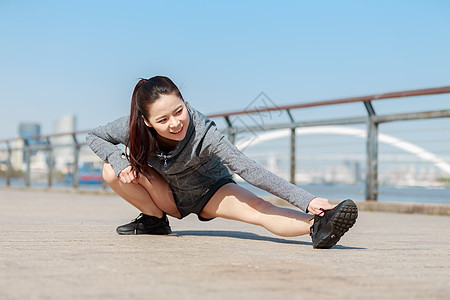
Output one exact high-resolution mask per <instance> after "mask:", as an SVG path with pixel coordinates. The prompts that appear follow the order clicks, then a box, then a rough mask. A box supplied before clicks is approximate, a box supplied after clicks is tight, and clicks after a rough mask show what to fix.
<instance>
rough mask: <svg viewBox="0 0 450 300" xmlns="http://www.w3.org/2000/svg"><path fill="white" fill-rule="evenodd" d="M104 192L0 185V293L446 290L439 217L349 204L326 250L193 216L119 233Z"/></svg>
mask: <svg viewBox="0 0 450 300" xmlns="http://www.w3.org/2000/svg"><path fill="white" fill-rule="evenodd" d="M137 214H138V213H137V211H136V210H135V209H134V208H133V207H131V206H130V205H128V204H127V203H125V202H124V201H123V200H121V199H120V198H119V197H117V196H115V195H109V194H108V195H106V194H92V193H75V192H74V193H68V192H55V191H52V192H45V191H39V190H18V189H7V188H0V232H1V234H0V253H1V255H0V299H21V300H22V299H259V300H261V299H313V298H314V299H399V298H403V299H412V298H418V299H448V295H450V285H449V283H450V217H449V216H430V215H417V214H414V215H412V214H395V213H387V212H366V211H363V212H360V217H359V218H358V221H357V223H356V225H355V226H354V228H352V229H351V230H350V231H349V232H348V233H347V234H346V235H345V236H344V237H343V238H342V239H341V241H340V243H339V244H338V245H337V246H335V247H334V248H332V249H330V250H315V249H313V248H312V246H311V241H310V238H309V236H302V237H296V238H283V237H278V236H275V235H273V234H271V233H269V232H267V231H266V230H265V229H263V228H259V227H256V226H252V225H248V224H245V223H239V222H235V221H228V220H222V219H216V220H213V221H211V222H207V223H203V222H200V221H198V220H197V219H196V217H195V216H189V217H187V218H186V219H183V220H176V219H173V218H171V219H170V222H171V226H172V229H173V231H174V234H173V235H171V236H119V235H117V234H116V233H115V228H116V226H117V225H121V224H124V223H126V222H128V221H130V220H131V219H133V218H134V217H136V216H137Z"/></svg>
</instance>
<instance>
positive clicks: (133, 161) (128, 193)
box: [87, 76, 357, 248]
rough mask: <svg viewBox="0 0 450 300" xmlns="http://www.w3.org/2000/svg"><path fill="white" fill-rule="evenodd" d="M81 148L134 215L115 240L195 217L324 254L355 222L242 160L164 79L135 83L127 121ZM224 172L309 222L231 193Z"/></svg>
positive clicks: (235, 188) (350, 210) (165, 229)
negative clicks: (307, 241)
mask: <svg viewBox="0 0 450 300" xmlns="http://www.w3.org/2000/svg"><path fill="white" fill-rule="evenodd" d="M87 142H88V144H89V146H90V147H91V149H92V150H93V151H94V152H95V153H96V154H97V155H98V156H99V157H100V158H101V159H102V160H104V161H105V164H104V168H103V178H104V179H105V181H106V182H107V183H108V185H109V186H110V187H111V188H112V189H113V190H114V191H115V192H116V193H117V194H118V195H120V196H121V197H122V198H124V199H125V200H127V201H128V202H129V203H131V204H132V205H134V206H135V207H136V208H138V209H139V210H140V211H141V212H142V213H141V214H140V215H139V217H138V218H136V219H135V220H133V221H132V222H131V223H129V224H126V225H123V226H119V227H118V228H117V232H118V233H119V234H169V233H171V229H170V226H169V221H168V219H167V216H166V214H168V215H170V216H172V217H175V218H179V219H181V218H183V217H185V216H187V215H188V214H190V213H195V214H197V215H198V218H199V219H200V220H202V221H208V220H211V219H214V218H216V217H222V218H227V219H233V220H238V221H243V222H247V223H250V224H255V225H260V226H263V227H265V228H266V229H267V230H269V231H271V232H272V233H275V234H277V235H280V236H298V235H304V234H309V233H310V234H311V236H312V239H313V247H314V248H330V247H332V246H333V245H335V244H336V243H337V242H338V240H339V239H340V237H341V236H342V235H343V234H344V233H345V232H346V231H347V230H348V229H349V228H350V227H352V226H353V224H354V223H355V222H356V218H357V208H356V205H355V203H354V202H353V201H352V200H345V201H343V202H341V203H340V204H339V205H337V206H333V205H331V204H330V203H329V202H328V200H327V199H324V198H318V197H315V196H314V195H312V194H310V193H308V192H307V191H305V190H303V189H301V188H299V187H297V186H295V185H293V184H291V183H289V182H287V181H286V180H284V179H282V178H280V177H278V176H276V175H275V174H273V173H271V172H269V171H268V170H266V169H264V168H263V167H261V166H260V165H258V164H257V163H255V162H254V161H253V160H250V159H249V158H247V157H246V156H245V155H244V154H243V153H242V152H240V151H239V150H238V149H237V148H236V147H235V146H234V145H233V144H232V143H230V142H229V141H228V140H227V138H226V137H225V136H224V135H222V134H221V133H220V132H219V131H218V129H217V128H216V126H215V124H214V122H212V121H211V120H209V119H207V118H206V117H205V116H204V115H202V114H201V113H200V112H198V111H196V110H195V109H193V108H192V107H191V106H190V104H189V103H187V102H185V101H184V99H183V97H182V95H181V93H180V91H179V89H178V88H177V86H176V85H175V84H174V83H173V82H172V81H171V80H170V79H169V78H167V77H162V76H156V77H152V78H150V79H141V80H140V81H139V82H138V83H137V85H136V87H135V89H134V92H133V96H132V99H131V113H130V116H129V117H123V118H120V119H117V120H115V121H114V122H111V123H109V124H107V125H106V126H101V127H98V128H96V129H94V130H92V131H91V132H90V133H89V134H88V136H87ZM117 144H124V145H126V147H127V150H128V151H127V152H128V153H126V154H125V153H123V152H122V151H121V150H120V149H119V148H118V147H117V146H116V145H117ZM227 167H228V169H229V170H231V171H232V172H234V173H236V174H238V175H240V176H241V177H242V178H243V179H244V180H246V181H247V182H249V183H250V184H252V185H254V186H256V187H259V188H261V189H264V190H266V191H268V192H270V193H272V194H274V195H276V196H278V197H280V198H282V199H285V200H287V201H289V202H290V203H292V204H294V205H296V206H297V207H299V208H300V209H301V210H303V211H305V212H309V213H311V214H313V215H314V217H312V216H311V215H309V214H306V213H302V212H300V211H297V210H292V209H287V208H281V207H277V206H274V205H272V204H271V203H269V202H267V201H264V200H263V199H261V198H259V197H257V196H256V195H254V194H253V193H251V192H249V191H248V190H246V189H244V188H243V187H241V186H239V185H237V184H236V183H235V182H234V181H233V179H232V174H231V173H230V172H229V170H228V169H227Z"/></svg>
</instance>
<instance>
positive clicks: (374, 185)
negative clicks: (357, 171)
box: [364, 101, 378, 201]
mask: <svg viewBox="0 0 450 300" xmlns="http://www.w3.org/2000/svg"><path fill="white" fill-rule="evenodd" d="M364 105H365V106H366V109H367V112H368V114H369V117H368V118H367V120H368V124H367V154H366V155H367V175H366V200H372V201H377V200H378V123H377V122H376V114H375V110H374V109H373V106H372V104H371V103H370V101H368V102H364Z"/></svg>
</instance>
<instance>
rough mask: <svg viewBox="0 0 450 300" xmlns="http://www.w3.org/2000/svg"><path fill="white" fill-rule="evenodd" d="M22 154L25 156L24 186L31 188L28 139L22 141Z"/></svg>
mask: <svg viewBox="0 0 450 300" xmlns="http://www.w3.org/2000/svg"><path fill="white" fill-rule="evenodd" d="M23 147H24V154H25V186H26V187H30V186H31V148H30V142H29V140H28V139H24V140H23Z"/></svg>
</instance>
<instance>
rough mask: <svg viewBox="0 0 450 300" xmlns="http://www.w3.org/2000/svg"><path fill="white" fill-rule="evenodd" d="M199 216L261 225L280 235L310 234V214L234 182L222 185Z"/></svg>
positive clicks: (311, 221) (311, 222)
mask: <svg viewBox="0 0 450 300" xmlns="http://www.w3.org/2000/svg"><path fill="white" fill-rule="evenodd" d="M200 216H202V217H204V218H214V217H221V218H226V219H232V220H238V221H242V222H246V223H250V224H255V225H260V226H263V227H264V228H266V229H267V230H269V231H270V232H272V233H275V234H277V235H280V236H298V235H304V234H309V233H310V227H311V226H312V224H313V220H312V216H311V215H308V214H305V213H302V212H300V211H297V210H293V209H288V208H282V207H278V206H275V205H273V204H272V203H270V202H267V201H265V200H263V199H261V198H259V197H257V196H256V195H254V194H253V193H251V192H249V191H247V190H246V189H244V188H242V187H240V186H239V185H237V184H234V183H229V184H226V185H224V186H222V187H221V188H220V189H219V190H218V191H217V192H216V193H215V194H214V196H213V197H212V198H211V200H210V201H209V202H208V204H207V205H206V206H205V208H204V209H203V211H202V212H201V213H200Z"/></svg>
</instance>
